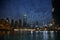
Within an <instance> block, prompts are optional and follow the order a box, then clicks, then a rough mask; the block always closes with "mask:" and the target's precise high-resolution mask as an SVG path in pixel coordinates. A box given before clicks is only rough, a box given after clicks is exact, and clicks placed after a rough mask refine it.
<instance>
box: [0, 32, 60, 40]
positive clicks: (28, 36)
mask: <svg viewBox="0 0 60 40" xmlns="http://www.w3.org/2000/svg"><path fill="white" fill-rule="evenodd" d="M0 40H60V32H54V31H50V32H49V31H35V32H26V31H25V32H16V33H14V32H12V33H11V34H10V35H9V36H8V34H5V35H4V37H3V38H2V37H1V36H0Z"/></svg>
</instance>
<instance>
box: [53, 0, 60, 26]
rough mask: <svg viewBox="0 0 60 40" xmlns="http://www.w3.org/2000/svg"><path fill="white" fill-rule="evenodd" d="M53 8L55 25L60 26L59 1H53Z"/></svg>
mask: <svg viewBox="0 0 60 40" xmlns="http://www.w3.org/2000/svg"><path fill="white" fill-rule="evenodd" d="M52 6H53V8H54V12H53V13H52V14H53V18H54V21H55V24H58V25H60V18H59V17H60V13H59V10H60V9H59V0H53V5H52Z"/></svg>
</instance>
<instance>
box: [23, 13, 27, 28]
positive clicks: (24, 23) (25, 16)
mask: <svg viewBox="0 0 60 40" xmlns="http://www.w3.org/2000/svg"><path fill="white" fill-rule="evenodd" d="M23 26H24V27H26V26H27V14H26V13H25V14H24V15H23Z"/></svg>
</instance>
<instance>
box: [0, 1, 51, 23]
mask: <svg viewBox="0 0 60 40" xmlns="http://www.w3.org/2000/svg"><path fill="white" fill-rule="evenodd" d="M0 5H1V7H0V9H1V15H0V18H1V17H2V18H5V17H8V18H10V19H12V18H14V19H18V18H20V19H22V18H23V15H24V13H26V14H27V21H28V23H31V22H35V21H38V22H39V23H41V24H42V23H43V21H44V23H47V22H49V21H51V20H52V1H51V0H5V1H4V0H2V1H1V3H0Z"/></svg>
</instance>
